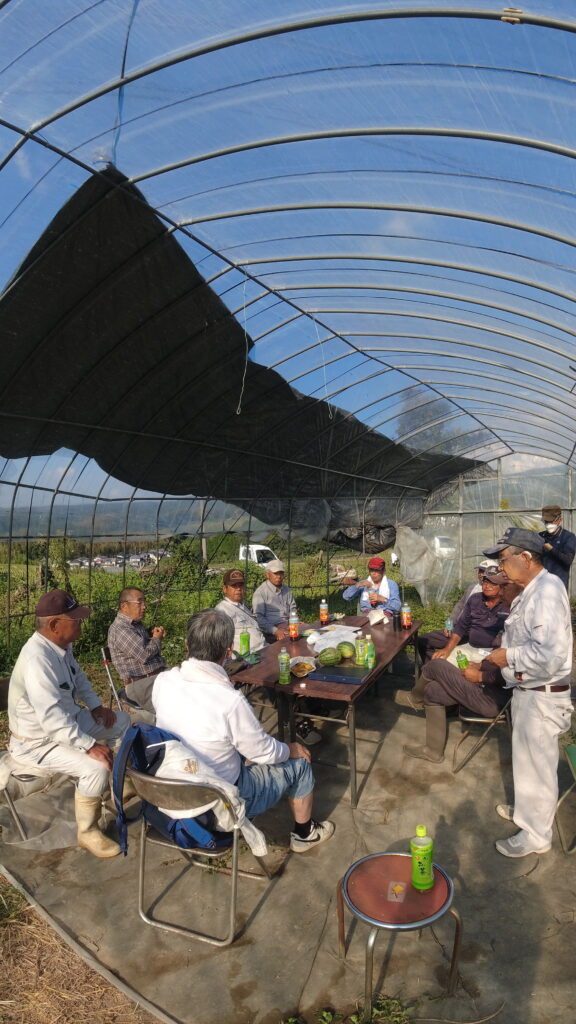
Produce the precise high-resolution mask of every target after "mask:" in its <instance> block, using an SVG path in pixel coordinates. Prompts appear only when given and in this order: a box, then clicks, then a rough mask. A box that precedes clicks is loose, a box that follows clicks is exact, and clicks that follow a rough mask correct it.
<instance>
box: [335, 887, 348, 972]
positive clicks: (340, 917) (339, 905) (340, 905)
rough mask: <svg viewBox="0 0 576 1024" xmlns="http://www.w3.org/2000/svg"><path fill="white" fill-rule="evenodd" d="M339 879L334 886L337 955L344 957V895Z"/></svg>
mask: <svg viewBox="0 0 576 1024" xmlns="http://www.w3.org/2000/svg"><path fill="white" fill-rule="evenodd" d="M343 881H344V879H343V878H341V879H340V881H339V882H338V885H337V886H336V918H337V921H338V955H339V956H340V957H342V958H344V959H345V958H346V937H345V935H344V896H343V895H342V882H343Z"/></svg>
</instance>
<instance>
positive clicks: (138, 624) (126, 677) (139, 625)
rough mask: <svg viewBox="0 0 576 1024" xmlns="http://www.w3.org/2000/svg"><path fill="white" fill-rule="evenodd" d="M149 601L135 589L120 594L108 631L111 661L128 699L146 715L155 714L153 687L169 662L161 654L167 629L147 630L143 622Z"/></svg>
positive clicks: (128, 588) (159, 627)
mask: <svg viewBox="0 0 576 1024" xmlns="http://www.w3.org/2000/svg"><path fill="white" fill-rule="evenodd" d="M145 611H146V598H145V597H144V594H143V592H142V591H141V590H138V589H137V588H136V587H126V589H125V590H123V591H122V593H121V594H120V598H119V601H118V614H117V616H116V618H115V619H114V622H113V623H112V625H111V626H110V629H109V630H108V647H109V648H110V657H111V658H112V663H113V665H114V668H115V669H116V671H117V673H118V675H119V676H120V678H121V679H122V680H123V681H124V685H125V687H126V695H127V696H128V697H129V698H130V700H133V701H136V703H137V704H138V705H139V706H140V707H141V708H145V709H146V711H151V712H153V711H154V707H153V704H152V687H153V686H154V680H155V679H156V676H157V675H158V673H159V672H164V670H165V668H166V662H165V661H164V658H163V657H162V655H161V653H160V647H161V645H162V640H163V639H164V632H165V631H164V626H153V627H152V629H146V626H145V625H144V623H143V622H142V619H143V618H144V612H145Z"/></svg>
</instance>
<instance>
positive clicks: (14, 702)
mask: <svg viewBox="0 0 576 1024" xmlns="http://www.w3.org/2000/svg"><path fill="white" fill-rule="evenodd" d="M89 614H90V611H89V609H88V608H87V607H86V606H85V605H80V604H78V602H77V601H75V600H74V598H73V597H71V595H70V594H67V593H66V592H65V591H64V590H51V591H49V592H48V593H47V594H44V595H43V597H41V598H40V600H39V601H38V604H37V605H36V632H35V633H34V634H33V635H32V636H31V637H30V639H29V640H27V641H26V643H25V644H24V646H23V648H22V650H21V651H20V654H19V656H18V660H17V662H16V664H15V666H14V670H13V672H12V675H11V677H10V687H9V691H8V720H9V724H10V732H11V733H12V736H11V739H10V753H11V754H12V756H13V757H14V759H15V760H16V762H17V764H18V765H19V766H20V765H21V766H22V767H26V766H32V767H39V768H42V769H43V770H44V769H47V770H48V774H49V773H50V772H51V771H53V772H55V773H56V772H62V773H64V774H66V775H71V776H72V777H73V778H74V779H75V780H76V795H75V803H74V809H75V814H76V822H77V825H78V845H79V846H81V847H83V848H84V849H85V850H89V851H90V853H93V854H94V855H95V856H96V857H116V856H117V854H119V853H120V847H119V846H118V843H115V842H113V840H112V839H109V838H108V836H106V835H104V833H103V832H101V831H100V829H99V827H98V822H99V820H100V814H101V811H102V800H103V797H104V796H105V794H106V793H107V792H108V790H109V786H110V769H111V768H112V760H113V755H112V750H111V744H113V743H115V742H116V741H117V740H119V739H120V738H121V737H122V736H123V735H124V733H125V731H126V729H127V728H128V726H129V725H130V718H129V716H128V715H127V714H125V713H124V712H123V711H116V712H115V711H112V709H111V708H107V707H104V705H103V704H102V701H101V700H100V698H99V697H98V696H97V694H96V693H95V692H94V690H93V689H92V685H91V683H90V680H89V679H88V677H87V676H86V675H85V673H84V672H83V671H82V669H81V668H80V665H79V664H78V662H77V661H76V659H75V658H74V655H73V653H72V644H73V643H74V641H75V640H77V639H78V637H79V636H80V631H81V629H82V620H83V619H86V618H87V617H88V615H89Z"/></svg>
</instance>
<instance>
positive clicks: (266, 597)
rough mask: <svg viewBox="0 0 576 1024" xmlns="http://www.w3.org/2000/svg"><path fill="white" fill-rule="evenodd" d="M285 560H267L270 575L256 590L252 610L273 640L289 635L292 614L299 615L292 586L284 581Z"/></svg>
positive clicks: (264, 631) (268, 574) (267, 570)
mask: <svg viewBox="0 0 576 1024" xmlns="http://www.w3.org/2000/svg"><path fill="white" fill-rule="evenodd" d="M284 571H285V570H284V562H281V561H280V559H279V558H274V559H273V560H272V561H271V562H266V576H267V577H268V578H267V579H266V580H264V583H261V584H260V586H259V587H258V588H257V589H256V590H255V591H254V595H253V597H252V611H253V612H254V615H255V616H256V618H257V620H258V625H259V626H260V629H261V630H262V632H263V633H264V634H265V635H266V636H268V637H270V639H271V640H273V641H274V640H284V639H285V638H286V637H287V636H288V626H287V625H286V626H284V623H286V624H287V623H288V622H289V621H290V616H291V615H297V614H298V609H297V608H296V601H295V600H294V596H293V594H292V591H291V590H290V587H288V586H286V584H285V583H284Z"/></svg>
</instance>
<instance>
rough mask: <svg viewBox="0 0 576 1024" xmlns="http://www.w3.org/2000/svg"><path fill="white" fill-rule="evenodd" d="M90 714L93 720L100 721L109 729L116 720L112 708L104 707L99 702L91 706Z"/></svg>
mask: <svg viewBox="0 0 576 1024" xmlns="http://www.w3.org/2000/svg"><path fill="white" fill-rule="evenodd" d="M91 714H92V718H93V719H94V721H95V722H98V723H101V724H102V725H103V726H104V728H105V729H111V728H112V726H113V725H114V722H115V721H116V714H115V713H114V711H112V708H105V707H104V705H103V704H99V705H98V707H97V708H92V712H91Z"/></svg>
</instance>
